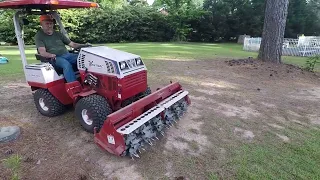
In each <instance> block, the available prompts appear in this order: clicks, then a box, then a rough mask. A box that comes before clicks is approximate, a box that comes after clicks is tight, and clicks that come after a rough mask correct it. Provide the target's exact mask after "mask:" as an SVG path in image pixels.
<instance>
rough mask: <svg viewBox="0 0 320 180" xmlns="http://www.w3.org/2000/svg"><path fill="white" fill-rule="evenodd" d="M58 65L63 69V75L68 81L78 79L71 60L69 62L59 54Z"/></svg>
mask: <svg viewBox="0 0 320 180" xmlns="http://www.w3.org/2000/svg"><path fill="white" fill-rule="evenodd" d="M56 65H57V66H58V67H61V68H62V69H63V75H64V77H65V79H66V80H67V82H68V83H69V82H73V81H76V76H75V74H74V71H73V68H72V65H71V63H70V62H68V61H67V60H66V59H65V58H63V57H61V56H57V57H56Z"/></svg>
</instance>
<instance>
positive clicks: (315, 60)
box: [305, 55, 320, 72]
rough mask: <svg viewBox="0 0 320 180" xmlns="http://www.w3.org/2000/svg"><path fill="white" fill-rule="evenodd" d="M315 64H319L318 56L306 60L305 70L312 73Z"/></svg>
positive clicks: (319, 58)
mask: <svg viewBox="0 0 320 180" xmlns="http://www.w3.org/2000/svg"><path fill="white" fill-rule="evenodd" d="M316 64H320V56H319V55H318V56H312V57H310V58H308V60H307V62H306V67H305V69H306V70H307V71H311V72H314V69H315V67H316Z"/></svg>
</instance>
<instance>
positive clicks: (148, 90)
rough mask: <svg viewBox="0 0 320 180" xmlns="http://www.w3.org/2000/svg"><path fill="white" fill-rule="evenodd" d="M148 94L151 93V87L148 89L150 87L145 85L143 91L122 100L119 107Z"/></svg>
mask: <svg viewBox="0 0 320 180" xmlns="http://www.w3.org/2000/svg"><path fill="white" fill-rule="evenodd" d="M149 94H151V89H150V87H147V89H146V90H145V91H144V92H141V93H139V94H138V95H136V96H134V97H131V98H129V99H126V100H124V101H123V102H122V104H121V107H126V106H128V105H130V104H132V103H133V102H135V101H138V100H139V99H142V98H144V97H146V96H148V95H149Z"/></svg>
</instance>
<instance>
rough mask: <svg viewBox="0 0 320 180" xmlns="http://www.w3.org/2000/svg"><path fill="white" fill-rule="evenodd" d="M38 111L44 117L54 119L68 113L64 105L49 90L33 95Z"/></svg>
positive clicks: (38, 91) (40, 90) (37, 91)
mask: <svg viewBox="0 0 320 180" xmlns="http://www.w3.org/2000/svg"><path fill="white" fill-rule="evenodd" d="M33 99H34V103H35V105H36V108H37V110H38V111H39V112H40V113H41V114H42V115H44V116H47V117H54V116H58V115H61V114H63V113H64V112H65V111H66V107H65V105H63V104H62V103H61V102H60V101H59V100H58V99H57V98H56V97H54V96H53V95H52V94H51V93H50V91H49V90H48V89H38V90H36V92H35V93H34V95H33Z"/></svg>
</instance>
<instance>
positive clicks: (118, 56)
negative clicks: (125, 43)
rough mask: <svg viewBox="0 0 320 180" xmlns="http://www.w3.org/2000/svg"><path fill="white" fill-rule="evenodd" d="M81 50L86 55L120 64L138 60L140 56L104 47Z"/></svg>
mask: <svg viewBox="0 0 320 180" xmlns="http://www.w3.org/2000/svg"><path fill="white" fill-rule="evenodd" d="M81 50H82V51H84V52H86V53H89V54H92V55H96V56H100V57H103V58H106V59H108V60H112V61H116V62H122V61H127V60H131V59H136V58H140V56H138V55H136V54H132V53H128V52H125V51H120V50H117V49H113V48H110V47H106V46H97V47H88V48H82V49H81Z"/></svg>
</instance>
